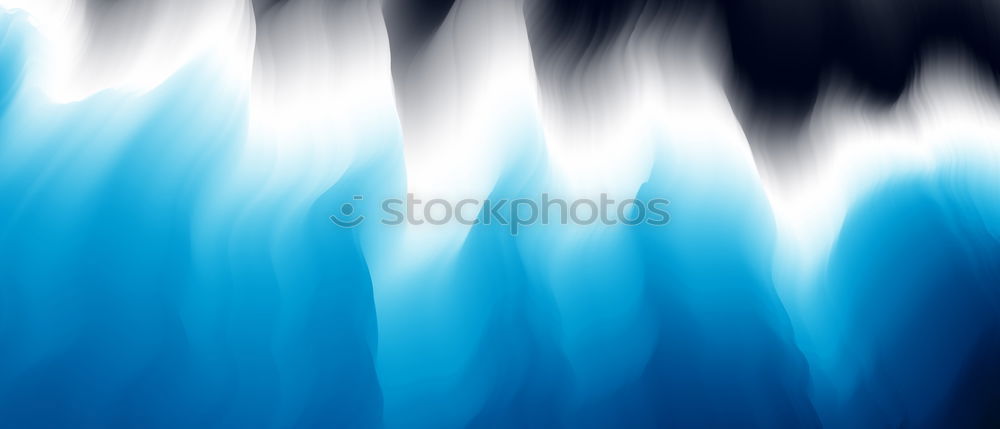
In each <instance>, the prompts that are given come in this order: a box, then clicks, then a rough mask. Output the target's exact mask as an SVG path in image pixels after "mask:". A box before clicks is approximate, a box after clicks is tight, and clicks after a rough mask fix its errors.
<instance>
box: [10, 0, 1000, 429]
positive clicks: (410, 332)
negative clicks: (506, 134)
mask: <svg viewBox="0 0 1000 429" xmlns="http://www.w3.org/2000/svg"><path fill="white" fill-rule="evenodd" d="M32 34H33V33H32V29H31V27H30V26H29V25H28V24H27V23H26V21H25V19H24V18H23V16H20V15H17V14H0V35H2V39H0V427H15V428H21V427H25V428H28V427H240V428H243V427H377V426H388V427H460V426H474V427H480V426H486V427H553V426H573V427H646V426H658V427H816V426H826V427H902V426H907V427H966V426H970V427H972V426H980V427H988V426H993V427H996V426H998V425H1000V412H998V411H997V410H998V409H1000V408H998V407H997V404H998V402H1000V364H998V362H1000V330H998V328H1000V320H998V315H1000V312H998V309H1000V308H998V305H1000V302H998V296H997V294H998V288H1000V240H998V236H1000V197H998V195H1000V183H998V180H997V179H998V176H997V170H996V167H997V166H996V165H990V163H989V161H988V160H987V161H981V162H976V161H975V159H974V157H972V158H970V160H969V161H968V162H965V163H961V164H956V165H954V166H952V167H948V168H943V169H939V170H936V171H935V172H934V173H933V174H928V175H912V176H903V177H896V178H893V179H892V180H890V181H888V182H886V183H882V184H880V185H879V186H878V187H877V188H876V189H875V190H874V191H872V192H870V193H869V194H868V195H866V196H865V197H864V198H862V199H861V201H859V202H858V203H857V204H855V205H854V206H853V207H851V208H850V211H849V213H848V216H847V219H846V220H845V223H844V226H843V228H842V230H841V232H840V235H839V238H838V240H837V242H836V243H835V245H834V248H833V250H832V252H831V255H830V260H829V262H828V264H827V266H826V269H825V271H824V273H823V275H820V276H818V277H817V280H815V282H814V283H815V284H807V285H799V286H800V287H801V288H802V290H798V291H794V295H795V296H796V297H798V299H795V300H787V301H783V300H782V299H781V296H782V291H781V290H780V288H778V287H777V286H776V285H775V282H774V280H773V272H774V263H775V261H774V258H775V256H774V255H775V251H774V250H775V241H776V232H775V226H774V225H775V223H774V220H773V216H772V214H771V212H770V206H769V204H768V201H767V198H766V197H765V193H764V191H763V189H762V187H761V185H760V183H759V179H758V178H757V176H756V174H755V173H754V172H753V171H751V170H750V169H749V168H747V166H745V165H742V164H739V163H735V162H732V163H730V161H729V160H728V159H727V157H725V156H723V155H720V156H719V157H718V158H717V159H714V160H712V161H711V162H712V163H713V164H712V165H696V166H691V163H690V162H689V161H690V160H685V159H677V158H676V157H675V155H676V154H672V153H662V154H660V156H659V157H658V159H657V160H656V161H655V165H654V168H653V172H654V173H653V174H652V176H651V177H650V178H649V180H648V182H647V183H646V184H645V185H643V187H642V188H641V189H640V191H639V195H638V198H640V199H649V198H656V197H660V196H664V195H665V196H668V197H669V198H670V199H671V205H670V212H671V217H672V222H671V223H670V225H668V226H666V227H662V228H655V227H650V226H648V225H643V226H640V227H635V228H625V227H607V228H603V229H602V228H598V230H597V231H596V232H594V233H591V234H583V235H581V234H575V233H574V231H575V228H578V227H573V226H558V225H550V226H544V227H532V228H529V229H527V230H526V231H524V233H522V234H521V235H519V236H518V237H516V238H515V237H512V236H511V235H510V234H509V233H508V231H507V229H506V227H503V226H482V225H480V226H476V227H474V228H472V230H471V231H470V232H469V234H468V237H467V239H466V240H465V242H464V244H463V245H462V247H461V249H460V250H459V251H458V252H457V253H456V254H454V255H452V256H450V257H447V258H441V260H437V261H434V262H432V263H430V264H427V265H425V266H421V267H419V268H418V269H413V270H404V271H405V272H406V275H405V276H396V277H392V278H387V279H386V281H385V282H384V283H379V282H374V281H373V274H375V273H377V272H378V270H375V269H373V268H372V267H371V266H370V265H371V263H372V262H371V261H370V260H369V257H368V256H369V254H372V253H378V252H381V251H382V250H384V249H380V248H379V246H380V244H379V243H384V242H385V241H386V240H385V234H387V232H385V231H383V230H382V229H384V228H385V227H380V226H379V225H377V224H365V225H364V226H363V227H361V228H358V229H351V230H349V229H340V228H337V227H335V226H334V225H332V224H331V223H330V222H329V220H328V219H327V218H328V216H329V215H331V214H334V213H337V212H338V210H339V208H340V205H341V204H342V203H343V202H344V201H349V200H350V197H351V196H352V195H357V194H363V195H366V196H372V197H369V198H368V199H367V200H368V201H372V200H377V199H376V198H375V196H379V195H399V194H402V193H405V189H406V186H405V177H404V173H403V172H404V167H403V153H402V143H401V138H400V135H399V131H398V125H397V124H396V123H395V122H394V120H390V119H387V120H386V122H385V123H384V124H382V125H381V126H373V127H372V129H371V131H370V133H368V134H367V137H366V138H368V139H370V141H368V142H367V143H368V144H367V146H369V147H374V148H376V149H373V153H372V154H371V156H367V157H365V158H363V159H362V160H360V161H357V162H353V163H351V164H350V166H349V168H348V169H347V171H346V172H345V173H344V176H343V177H342V178H340V179H339V180H338V181H337V182H336V184H335V185H333V186H332V187H331V188H329V189H325V190H320V191H319V192H316V191H315V190H309V189H295V183H297V182H296V181H295V180H294V177H292V178H291V179H292V180H286V181H282V182H281V183H283V185H280V186H275V185H274V184H273V182H272V181H271V180H272V179H273V177H272V176H271V174H272V172H271V171H270V170H269V168H270V167H269V166H268V165H267V164H266V162H265V163H263V164H260V163H254V162H249V163H248V162H245V160H243V159H242V158H241V155H242V154H243V153H244V152H243V149H244V145H245V144H247V141H248V135H247V131H246V130H247V122H248V112H247V108H246V106H247V100H246V97H247V95H246V94H245V93H244V92H242V91H241V90H240V89H239V88H229V86H227V84H226V83H225V82H222V81H220V80H218V79H217V78H215V77H214V76H216V74H215V73H213V72H212V68H211V65H210V64H208V63H194V64H191V65H189V66H188V67H186V68H185V69H183V70H181V71H180V72H178V73H177V74H176V75H175V76H173V77H172V78H171V79H170V80H169V81H167V82H166V83H164V84H163V85H160V86H159V87H157V88H156V89H155V90H153V91H152V92H149V93H146V94H142V95H134V94H127V93H120V92H115V91H105V92H102V93H99V94H97V95H95V96H92V97H90V98H87V99H85V100H83V101H79V102H76V103H70V104H52V103H50V102H48V101H46V99H45V98H44V97H43V96H42V95H41V94H40V93H37V92H36V90H34V89H32V88H30V87H26V86H24V84H23V81H24V78H25V76H26V73H28V70H29V69H30V68H29V67H28V65H27V64H28V59H29V55H28V53H29V52H28V48H27V47H28V46H29V44H30V39H31V37H33V36H32ZM517 126H518V127H521V128H522V129H523V130H524V131H523V132H519V133H515V134H516V135H515V137H513V138H515V139H520V140H531V139H537V138H538V137H537V136H538V135H539V133H538V132H537V129H536V128H537V124H533V123H531V121H530V120H528V121H525V123H523V124H518V125H517ZM517 147H523V148H531V147H539V145H532V144H523V145H518V146H517ZM518 156H519V158H518V160H519V161H518V162H516V163H514V164H512V165H513V166H512V167H510V168H508V169H507V172H506V173H505V174H504V176H503V177H502V178H501V180H500V182H499V184H498V185H497V186H496V188H495V189H494V191H493V193H492V195H491V197H493V198H512V197H518V196H525V195H528V196H530V195H538V193H539V192H542V191H543V190H545V189H547V188H548V186H549V185H550V183H548V180H549V179H548V178H547V175H546V172H545V159H544V154H543V153H542V151H540V150H539V151H533V150H531V149H523V150H522V153H520V154H519V155H518ZM324 162H327V160H323V159H317V160H314V161H313V164H314V165H310V166H306V168H324V167H325V165H324ZM717 171H727V174H725V175H718V174H716V173H715V172H717ZM372 204H374V203H372ZM374 208H375V207H374V206H372V207H362V208H361V210H362V211H363V212H365V210H367V212H366V213H368V212H372V211H373V210H374ZM369 214H371V213H369Z"/></svg>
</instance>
